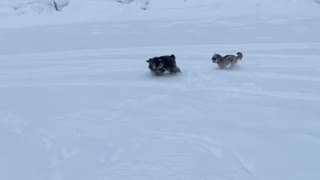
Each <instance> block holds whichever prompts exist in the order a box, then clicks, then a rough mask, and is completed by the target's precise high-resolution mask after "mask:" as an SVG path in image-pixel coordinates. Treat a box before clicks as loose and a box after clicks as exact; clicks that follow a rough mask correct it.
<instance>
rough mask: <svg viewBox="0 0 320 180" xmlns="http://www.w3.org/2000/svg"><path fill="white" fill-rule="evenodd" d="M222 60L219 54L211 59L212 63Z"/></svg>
mask: <svg viewBox="0 0 320 180" xmlns="http://www.w3.org/2000/svg"><path fill="white" fill-rule="evenodd" d="M221 58H222V56H221V55H220V54H214V55H213V56H212V58H211V60H212V62H213V63H217V62H218V61H219V60H220V59H221Z"/></svg>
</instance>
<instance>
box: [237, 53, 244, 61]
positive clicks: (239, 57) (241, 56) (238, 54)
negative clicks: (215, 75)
mask: <svg viewBox="0 0 320 180" xmlns="http://www.w3.org/2000/svg"><path fill="white" fill-rule="evenodd" d="M242 58H243V54H242V53H241V52H237V59H238V60H242Z"/></svg>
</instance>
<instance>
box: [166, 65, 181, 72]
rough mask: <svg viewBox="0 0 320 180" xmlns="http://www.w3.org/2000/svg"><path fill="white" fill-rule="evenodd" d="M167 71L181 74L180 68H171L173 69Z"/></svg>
mask: <svg viewBox="0 0 320 180" xmlns="http://www.w3.org/2000/svg"><path fill="white" fill-rule="evenodd" d="M168 71H169V72H170V73H180V72H181V70H180V68H178V67H177V66H176V67H173V68H168Z"/></svg>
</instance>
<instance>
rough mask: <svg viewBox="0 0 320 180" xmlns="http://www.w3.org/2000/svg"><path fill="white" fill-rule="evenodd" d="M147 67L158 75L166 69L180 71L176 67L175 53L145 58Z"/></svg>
mask: <svg viewBox="0 0 320 180" xmlns="http://www.w3.org/2000/svg"><path fill="white" fill-rule="evenodd" d="M147 63H149V69H150V71H151V72H152V73H154V74H155V75H157V76H159V75H162V74H163V73H165V72H166V71H168V72H169V73H180V72H181V70H180V68H178V67H177V64H176V57H175V55H173V54H172V55H166V56H159V57H154V58H150V59H149V60H147Z"/></svg>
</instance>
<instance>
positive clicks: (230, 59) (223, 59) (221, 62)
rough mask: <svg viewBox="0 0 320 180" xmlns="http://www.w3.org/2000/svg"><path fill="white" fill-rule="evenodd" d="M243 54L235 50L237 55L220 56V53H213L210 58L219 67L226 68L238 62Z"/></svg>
mask: <svg viewBox="0 0 320 180" xmlns="http://www.w3.org/2000/svg"><path fill="white" fill-rule="evenodd" d="M242 58H243V54H242V53H241V52H237V55H236V56H235V55H231V54H229V55H225V56H221V55H220V54H214V55H213V56H212V58H211V60H212V62H213V63H217V64H218V66H219V68H221V69H227V68H230V67H232V66H234V65H235V64H237V63H238V60H242Z"/></svg>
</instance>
